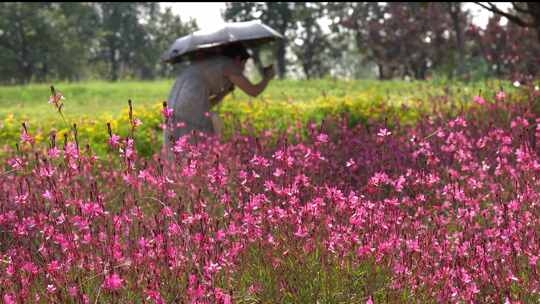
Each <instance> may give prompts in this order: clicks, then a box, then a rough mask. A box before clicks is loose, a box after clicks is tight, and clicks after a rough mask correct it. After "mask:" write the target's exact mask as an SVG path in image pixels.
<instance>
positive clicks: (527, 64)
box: [471, 15, 540, 78]
mask: <svg viewBox="0 0 540 304" xmlns="http://www.w3.org/2000/svg"><path fill="white" fill-rule="evenodd" d="M501 18H502V17H501V16H500V15H494V16H493V17H491V18H490V19H489V21H488V24H487V26H486V28H485V29H484V30H479V29H474V30H472V31H471V35H473V37H474V38H475V39H476V40H477V42H478V48H479V50H480V53H481V54H482V56H483V57H484V59H485V60H486V62H488V63H489V65H490V69H491V71H492V73H493V74H494V75H495V76H497V77H511V78H521V77H523V76H529V75H532V76H536V75H539V74H540V68H539V67H540V56H539V54H540V42H538V41H537V40H536V39H535V38H536V37H535V36H536V33H535V31H534V30H533V29H532V28H528V27H522V26H519V25H517V24H515V23H512V22H509V23H507V24H506V25H502V24H501ZM524 42H526V43H524Z"/></svg>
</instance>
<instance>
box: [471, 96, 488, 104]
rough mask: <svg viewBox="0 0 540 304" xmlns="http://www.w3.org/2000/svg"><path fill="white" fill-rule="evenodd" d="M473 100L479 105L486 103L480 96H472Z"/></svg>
mask: <svg viewBox="0 0 540 304" xmlns="http://www.w3.org/2000/svg"><path fill="white" fill-rule="evenodd" d="M473 100H474V102H476V103H477V104H479V105H483V104H485V103H486V100H485V99H484V98H482V97H481V96H474V98H473Z"/></svg>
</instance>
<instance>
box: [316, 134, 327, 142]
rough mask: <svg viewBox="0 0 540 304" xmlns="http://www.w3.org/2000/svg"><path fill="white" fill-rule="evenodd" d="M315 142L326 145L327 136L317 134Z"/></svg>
mask: <svg viewBox="0 0 540 304" xmlns="http://www.w3.org/2000/svg"><path fill="white" fill-rule="evenodd" d="M317 141H318V142H322V143H327V142H328V135H326V134H324V133H321V134H319V136H317Z"/></svg>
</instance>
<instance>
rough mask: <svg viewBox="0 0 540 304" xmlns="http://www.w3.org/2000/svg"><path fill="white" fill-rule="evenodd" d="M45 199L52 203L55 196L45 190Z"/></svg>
mask: <svg viewBox="0 0 540 304" xmlns="http://www.w3.org/2000/svg"><path fill="white" fill-rule="evenodd" d="M43 197H44V198H45V199H47V200H49V201H52V199H53V195H52V194H51V192H50V191H49V190H45V192H43Z"/></svg>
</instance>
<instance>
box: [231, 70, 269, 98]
mask: <svg viewBox="0 0 540 304" xmlns="http://www.w3.org/2000/svg"><path fill="white" fill-rule="evenodd" d="M224 72H225V76H226V77H227V78H229V80H230V81H231V82H232V83H233V84H234V85H235V86H237V87H239V88H240V89H241V90H242V91H244V92H246V94H248V95H249V96H251V97H257V96H259V94H261V92H262V91H264V89H266V86H267V85H268V82H270V80H271V79H272V78H273V77H274V76H275V72H274V68H273V67H272V66H268V67H266V68H265V69H264V73H263V79H262V80H261V82H259V83H258V84H252V83H251V82H250V81H249V79H247V78H246V77H245V76H244V75H243V74H242V72H241V71H240V69H226V70H225V71H224Z"/></svg>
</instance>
